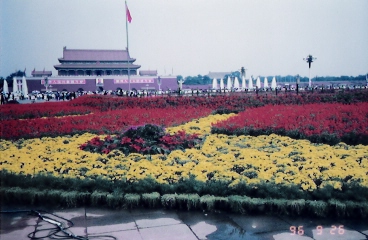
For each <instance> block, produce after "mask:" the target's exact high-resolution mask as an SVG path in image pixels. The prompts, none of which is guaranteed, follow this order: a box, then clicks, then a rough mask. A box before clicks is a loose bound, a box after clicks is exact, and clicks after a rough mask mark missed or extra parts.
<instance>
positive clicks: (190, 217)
mask: <svg viewBox="0 0 368 240" xmlns="http://www.w3.org/2000/svg"><path fill="white" fill-rule="evenodd" d="M19 209H20V210H25V209H30V208H26V207H21V208H14V207H13V208H11V207H2V211H13V210H19ZM49 212H50V213H52V214H55V215H51V214H44V215H43V216H44V217H46V218H49V219H54V220H56V221H60V222H63V227H64V228H65V227H67V226H70V223H68V222H67V221H66V220H70V221H72V222H73V223H74V226H72V227H71V228H70V229H68V230H67V231H68V232H69V233H70V234H74V235H78V236H84V237H88V238H93V239H119V240H120V239H129V240H131V239H133V240H135V239H137V240H149V239H151V240H155V239H158V240H165V239H170V240H175V239H185V240H192V239H193V240H198V239H254V240H256V239H257V240H270V239H275V240H284V239H285V240H286V239H288V240H289V239H297V240H299V239H300V240H307V239H316V240H321V239H341V240H342V239H344V240H345V239H346V240H347V239H354V240H357V239H362V240H363V239H368V221H361V220H360V221H358V220H357V221H354V220H344V219H342V220H336V219H310V218H302V217H299V218H291V217H278V216H266V215H262V216H248V215H241V214H233V213H212V212H200V211H191V212H187V211H172V210H162V209H153V210H152V209H135V210H110V209H96V208H74V209H58V210H49ZM60 217H61V218H60ZM0 219H1V222H0V239H1V240H13V239H28V235H29V234H30V236H31V237H32V236H33V235H32V232H34V231H35V230H36V232H37V233H36V234H35V236H33V237H43V236H47V235H48V234H49V233H50V231H52V230H51V229H52V228H54V227H55V225H52V224H51V223H49V222H47V221H41V220H40V218H38V217H37V216H35V215H29V214H27V213H25V212H20V213H6V214H1V215H0ZM59 234H60V233H59ZM42 239H49V238H42ZM70 239H71V238H70Z"/></svg>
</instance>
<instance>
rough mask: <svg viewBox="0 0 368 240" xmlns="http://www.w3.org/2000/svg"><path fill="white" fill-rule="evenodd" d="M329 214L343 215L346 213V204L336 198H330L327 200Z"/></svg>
mask: <svg viewBox="0 0 368 240" xmlns="http://www.w3.org/2000/svg"><path fill="white" fill-rule="evenodd" d="M328 204H329V207H330V212H331V215H334V216H337V217H345V215H346V210H347V209H346V204H345V203H343V202H341V201H339V200H336V199H331V200H329V201H328Z"/></svg>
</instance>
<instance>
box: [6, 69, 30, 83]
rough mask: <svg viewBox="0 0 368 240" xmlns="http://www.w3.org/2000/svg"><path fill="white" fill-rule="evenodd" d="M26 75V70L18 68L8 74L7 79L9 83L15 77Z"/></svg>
mask: <svg viewBox="0 0 368 240" xmlns="http://www.w3.org/2000/svg"><path fill="white" fill-rule="evenodd" d="M25 76H26V73H25V72H22V71H20V70H18V71H16V72H13V73H12V74H10V75H9V76H7V77H6V81H8V83H9V82H11V81H13V77H25Z"/></svg>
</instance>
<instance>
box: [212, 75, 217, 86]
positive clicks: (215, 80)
mask: <svg viewBox="0 0 368 240" xmlns="http://www.w3.org/2000/svg"><path fill="white" fill-rule="evenodd" d="M212 89H217V79H216V78H214V79H213V80H212Z"/></svg>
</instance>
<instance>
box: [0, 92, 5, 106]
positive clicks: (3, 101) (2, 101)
mask: <svg viewBox="0 0 368 240" xmlns="http://www.w3.org/2000/svg"><path fill="white" fill-rule="evenodd" d="M0 98H1V100H0V102H1V103H0V104H1V105H3V104H5V96H4V94H3V93H1V97H0Z"/></svg>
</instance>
